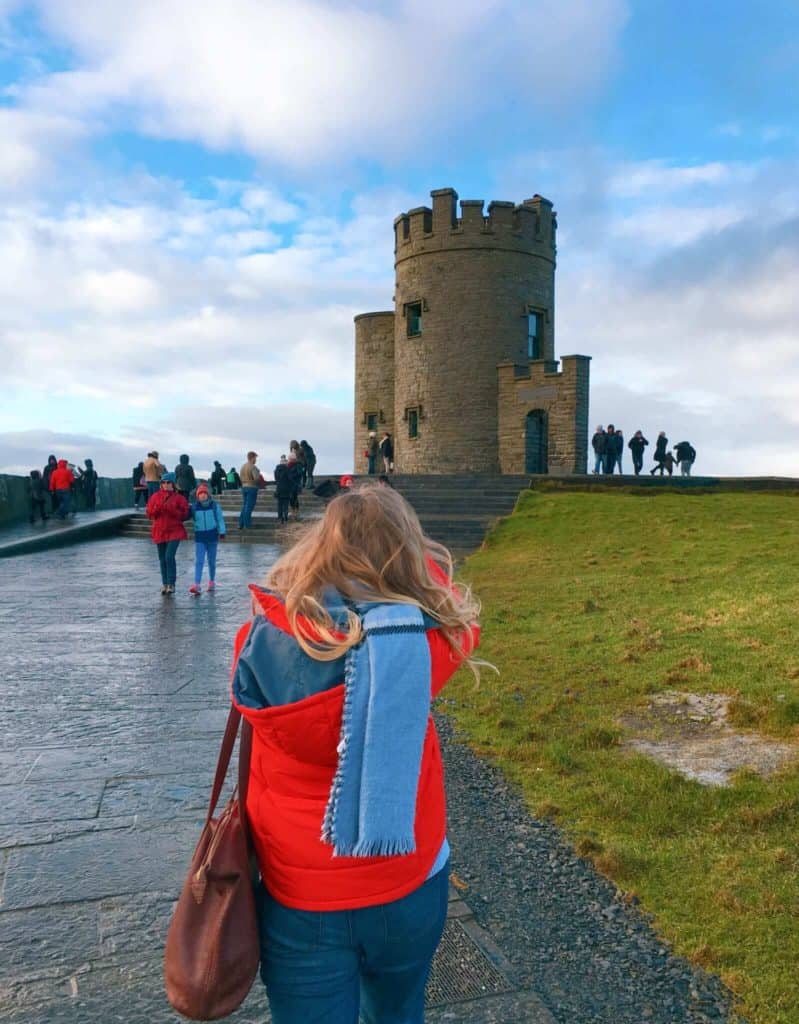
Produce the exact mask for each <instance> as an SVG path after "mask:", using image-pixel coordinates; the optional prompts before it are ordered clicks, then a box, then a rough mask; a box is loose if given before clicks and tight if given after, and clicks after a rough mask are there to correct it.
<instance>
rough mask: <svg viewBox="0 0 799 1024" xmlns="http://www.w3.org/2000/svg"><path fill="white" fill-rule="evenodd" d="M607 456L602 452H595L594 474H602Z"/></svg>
mask: <svg viewBox="0 0 799 1024" xmlns="http://www.w3.org/2000/svg"><path fill="white" fill-rule="evenodd" d="M604 461H605V456H604V455H603V454H602V453H601V452H594V472H595V473H601V472H602V466H603V463H604Z"/></svg>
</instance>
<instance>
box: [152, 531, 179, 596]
mask: <svg viewBox="0 0 799 1024" xmlns="http://www.w3.org/2000/svg"><path fill="white" fill-rule="evenodd" d="M179 544H180V541H179V540H165V541H162V542H161V543H160V544H156V547H157V548H158V564H159V565H160V567H161V582H162V583H163V584H164V585H166V584H170V585H171V586H173V587H174V585H175V580H176V579H177V578H178V565H177V562H176V561H175V555H176V554H177V552H178V545H179Z"/></svg>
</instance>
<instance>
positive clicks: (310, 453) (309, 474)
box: [300, 441, 316, 488]
mask: <svg viewBox="0 0 799 1024" xmlns="http://www.w3.org/2000/svg"><path fill="white" fill-rule="evenodd" d="M300 448H301V449H302V453H303V455H304V456H305V483H306V487H309V488H312V487H313V485H314V482H313V471H314V469H316V452H315V451H314V450H313V448H312V447H311V446H310V445H309V444H308V442H307V441H300Z"/></svg>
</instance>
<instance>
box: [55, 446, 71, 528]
mask: <svg viewBox="0 0 799 1024" xmlns="http://www.w3.org/2000/svg"><path fill="white" fill-rule="evenodd" d="M74 482H75V474H74V473H73V472H72V470H71V469H70V468H69V466H68V465H67V460H66V459H59V460H58V465H57V466H56V468H55V469H54V470H53V472H52V473H51V474H50V491H51V492H52V493H53V494H55V496H56V502H57V504H58V508H57V509H56V515H57V516H58V518H59V519H66V518H67V516H68V515H69V513H70V512H71V511H72V507H71V501H70V498H71V495H72V491H71V488H72V485H73V483H74Z"/></svg>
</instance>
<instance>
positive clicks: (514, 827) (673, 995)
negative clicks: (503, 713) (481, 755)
mask: <svg viewBox="0 0 799 1024" xmlns="http://www.w3.org/2000/svg"><path fill="white" fill-rule="evenodd" d="M437 724H438V728H439V735H440V736H441V741H442V749H443V756H444V762H445V765H446V771H447V791H448V803H449V839H450V843H451V845H452V850H453V857H452V866H453V870H454V871H455V872H456V874H457V875H458V876H459V877H460V878H461V879H463V880H464V881H465V882H466V883H468V886H469V889H468V890H467V891H464V892H463V894H462V895H463V898H464V899H465V900H466V901H467V903H468V904H469V906H470V907H471V909H472V910H473V912H474V914H475V917H476V918H477V920H478V921H479V923H480V924H481V925H482V926H483V927H484V928H486V929H487V930H488V931H489V932H490V933H491V934H492V935H493V937H494V939H495V940H496V942H497V943H498V945H499V946H500V948H501V949H502V951H503V952H504V953H505V955H506V956H507V957H508V959H509V960H510V962H511V963H512V965H513V967H514V969H515V971H516V972H517V980H518V982H519V984H520V987H521V988H523V989H524V988H527V989H532V990H534V991H535V992H536V993H537V994H538V995H539V997H540V998H541V1000H542V1001H543V1002H544V1004H545V1005H546V1006H547V1007H548V1009H549V1010H550V1011H551V1013H552V1015H553V1016H554V1017H555V1019H556V1020H557V1021H558V1024H561V1022H562V1024H722V1022H724V1024H727V1022H729V1021H732V1020H733V1019H734V1018H733V1017H732V1014H731V1001H730V996H729V993H728V992H727V991H726V989H725V988H724V986H723V985H722V984H721V982H720V981H719V980H718V979H717V978H715V977H712V976H710V975H707V974H705V973H704V972H703V971H701V970H697V969H696V968H695V967H693V966H692V965H691V964H690V963H688V962H686V961H685V960H683V959H681V958H679V957H676V956H673V955H672V954H671V952H670V950H669V949H668V947H666V946H665V945H664V944H663V942H662V941H660V940H659V939H658V938H657V936H656V935H655V934H654V933H653V931H652V928H651V926H650V924H649V923H648V921H647V919H646V918H645V916H644V915H643V914H642V913H641V912H640V911H638V910H636V909H635V908H634V907H630V906H627V905H626V904H625V903H623V902H620V901H619V899H618V898H617V894H616V890H615V889H614V887H613V886H612V885H611V883H610V882H608V881H607V880H606V879H604V878H602V877H601V876H600V875H598V874H597V872H596V871H595V870H594V868H593V866H592V865H590V864H589V863H587V862H586V861H584V860H581V859H580V858H579V857H577V855H576V854H575V853H574V851H573V849H571V848H570V847H569V845H568V844H567V843H566V842H565V841H564V840H563V837H562V835H561V833H560V832H559V831H558V829H557V828H555V827H554V826H553V825H551V824H550V823H547V822H539V821H536V820H534V819H533V818H532V817H531V816H530V813H529V811H528V810H527V809H526V807H525V805H524V803H523V801H522V799H521V796H520V795H519V793H518V792H517V791H516V790H515V789H514V788H513V787H512V786H510V785H509V784H508V783H507V782H506V781H505V780H504V778H503V776H502V775H501V774H500V773H499V771H497V770H496V769H495V768H493V767H492V766H490V765H489V764H487V763H486V762H484V761H481V760H479V759H478V758H477V757H475V756H474V754H472V753H471V751H470V750H468V749H467V748H466V747H465V746H464V745H462V744H461V743H459V742H457V741H456V740H455V739H454V736H453V725H452V722H451V721H449V720H448V719H447V718H445V717H443V716H442V715H440V714H439V715H438V716H437Z"/></svg>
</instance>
